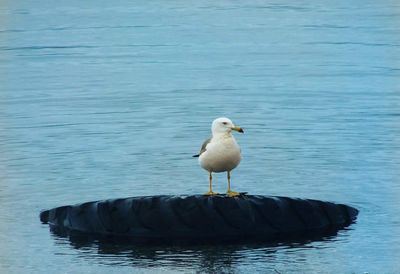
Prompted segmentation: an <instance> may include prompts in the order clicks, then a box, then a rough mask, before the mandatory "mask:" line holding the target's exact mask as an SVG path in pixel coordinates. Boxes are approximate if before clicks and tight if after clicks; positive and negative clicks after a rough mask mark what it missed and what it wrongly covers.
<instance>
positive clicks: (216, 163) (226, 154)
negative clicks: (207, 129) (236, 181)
mask: <svg viewBox="0 0 400 274" xmlns="http://www.w3.org/2000/svg"><path fill="white" fill-rule="evenodd" d="M232 130H235V131H237V132H240V133H243V132H244V131H243V129H242V128H241V127H238V126H235V125H234V124H233V122H232V121H231V120H230V119H228V118H226V117H221V118H217V119H215V120H214V121H213V123H212V126H211V132H212V137H211V138H209V139H207V140H206V141H205V142H204V143H203V145H202V146H201V149H200V153H199V154H197V155H193V157H199V163H200V166H201V167H202V168H204V169H205V170H207V171H208V174H209V190H208V192H207V193H206V194H205V195H207V196H213V195H217V194H218V193H216V192H213V191H212V173H213V172H225V171H226V172H227V178H228V191H227V192H226V194H227V196H229V197H235V196H239V195H240V193H239V192H235V191H232V190H231V171H232V169H234V168H235V167H237V166H238V165H239V163H240V160H241V155H240V147H239V145H238V144H237V143H236V140H235V138H234V137H233V135H232Z"/></svg>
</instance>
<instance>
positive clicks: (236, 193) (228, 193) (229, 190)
mask: <svg viewBox="0 0 400 274" xmlns="http://www.w3.org/2000/svg"><path fill="white" fill-rule="evenodd" d="M226 195H228V197H235V196H239V195H240V193H239V192H235V191H232V190H231V172H230V171H228V191H227V192H226Z"/></svg>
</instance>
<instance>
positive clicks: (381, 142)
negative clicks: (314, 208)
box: [0, 0, 400, 273]
mask: <svg viewBox="0 0 400 274" xmlns="http://www.w3.org/2000/svg"><path fill="white" fill-rule="evenodd" d="M399 26H400V2H398V1H390V0H387V1H369V0H366V1H261V0H255V1H236V0H230V1H228V0H222V1H211V0H206V1H191V0H188V1H186V0H185V1H183V0H173V1H159V0H155V1H127V0H118V1H101V0H100V1H77V0H70V1H26V0H23V1H3V2H2V3H1V4H0V273H49V272H51V273H160V272H164V273H175V272H180V273H195V272H199V273H364V272H368V273H399V269H400V263H399V262H400V214H399V210H400V181H399V178H400V137H399V136H400V28H399ZM219 116H227V117H230V118H231V119H232V120H233V121H234V122H235V123H236V124H238V125H240V126H242V127H243V128H244V129H245V134H244V135H237V140H238V142H239V144H240V145H241V147H242V153H243V160H242V163H241V165H240V166H239V167H238V168H237V169H236V170H235V171H234V172H233V174H232V176H233V177H232V184H233V188H234V189H235V190H238V191H248V192H250V193H252V194H265V195H281V196H291V197H300V198H313V199H321V200H329V201H335V202H340V203H345V204H349V205H352V206H354V207H356V208H358V209H359V210H360V215H359V218H358V221H357V223H356V224H354V225H352V226H351V227H350V229H349V230H343V231H341V232H339V234H338V235H337V236H333V237H328V238H326V239H324V240H321V241H312V242H306V243H293V244H283V243H282V244H279V243H278V244H275V245H233V246H197V247H196V246H194V247H179V246H173V247H165V246H164V247H156V246H155V247H154V246H153V247H147V248H146V247H129V246H117V245H116V246H107V247H104V246H101V245H99V244H97V243H92V244H88V245H82V246H80V245H75V244H72V243H70V242H69V241H68V240H67V239H64V238H59V237H57V236H54V235H52V234H50V233H49V229H48V227H47V226H46V225H42V224H41V223H40V222H39V218H38V214H39V212H40V211H41V210H43V209H48V208H52V207H55V206H60V205H65V204H73V203H79V202H85V201H91V200H99V199H106V198H116V197H128V196H138V195H154V194H198V193H204V192H205V191H207V173H206V172H205V171H204V170H201V168H200V167H199V166H198V164H197V161H196V159H194V158H192V157H191V155H193V154H196V153H197V152H198V150H199V148H200V145H201V143H202V141H203V140H204V139H205V138H207V137H208V136H209V134H210V123H211V121H212V120H213V119H214V118H216V117H219ZM215 189H216V190H217V191H219V192H225V191H226V179H225V175H224V174H220V175H216V177H215Z"/></svg>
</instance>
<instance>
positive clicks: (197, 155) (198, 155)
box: [192, 154, 200, 158]
mask: <svg viewBox="0 0 400 274" xmlns="http://www.w3.org/2000/svg"><path fill="white" fill-rule="evenodd" d="M192 157H194V158H197V157H200V154H196V155H193V156H192Z"/></svg>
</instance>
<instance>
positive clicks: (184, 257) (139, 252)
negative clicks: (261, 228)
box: [52, 231, 346, 273]
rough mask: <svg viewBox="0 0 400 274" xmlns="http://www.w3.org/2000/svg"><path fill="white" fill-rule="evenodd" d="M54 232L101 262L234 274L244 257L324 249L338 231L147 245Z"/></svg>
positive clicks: (61, 242) (256, 258)
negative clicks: (282, 238) (224, 241)
mask: <svg viewBox="0 0 400 274" xmlns="http://www.w3.org/2000/svg"><path fill="white" fill-rule="evenodd" d="M344 232H346V231H344ZM52 235H53V237H54V238H55V240H56V244H58V245H64V246H65V245H69V246H72V247H73V249H74V250H76V251H78V252H79V256H80V257H84V258H85V259H88V260H95V261H96V263H99V264H105V265H131V266H134V267H139V268H152V267H167V268H170V269H173V270H183V269H184V270H188V268H189V269H191V270H192V271H196V272H201V273H231V272H234V269H236V265H237V264H238V263H240V262H241V261H243V260H246V263H249V264H251V263H252V262H253V263H257V262H260V261H268V262H274V261H275V260H276V256H277V252H279V251H282V250H287V251H289V250H295V249H296V248H297V249H298V248H321V246H323V245H320V244H318V243H321V242H330V241H335V240H336V238H337V237H336V235H337V232H336V231H335V232H332V233H327V234H325V235H317V236H315V237H308V238H303V239H292V240H290V241H277V242H267V243H237V244H218V245H206V244H196V245H144V244H127V243H124V242H122V241H110V239H99V238H93V237H92V236H87V235H71V234H70V233H68V234H66V233H60V232H59V231H58V232H56V231H52ZM340 238H343V237H340ZM272 265H273V264H272ZM272 270H273V269H272Z"/></svg>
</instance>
